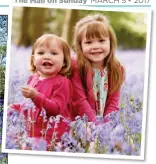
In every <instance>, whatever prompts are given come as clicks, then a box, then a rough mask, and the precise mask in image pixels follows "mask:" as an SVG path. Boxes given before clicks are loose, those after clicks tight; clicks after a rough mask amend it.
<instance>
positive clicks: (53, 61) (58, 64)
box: [33, 39, 64, 78]
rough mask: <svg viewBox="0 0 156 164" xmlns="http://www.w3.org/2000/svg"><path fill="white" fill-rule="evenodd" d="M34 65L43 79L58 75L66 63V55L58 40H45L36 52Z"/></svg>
mask: <svg viewBox="0 0 156 164" xmlns="http://www.w3.org/2000/svg"><path fill="white" fill-rule="evenodd" d="M33 63H34V66H35V67H36V71H37V72H38V74H39V75H40V77H41V78H48V77H51V76H55V75H57V74H58V73H59V72H60V70H61V68H62V66H63V63H64V53H63V50H62V48H61V46H60V44H59V42H58V41H57V40H56V39H49V40H44V41H43V43H42V44H40V45H38V46H37V47H36V49H35V51H34V55H33Z"/></svg>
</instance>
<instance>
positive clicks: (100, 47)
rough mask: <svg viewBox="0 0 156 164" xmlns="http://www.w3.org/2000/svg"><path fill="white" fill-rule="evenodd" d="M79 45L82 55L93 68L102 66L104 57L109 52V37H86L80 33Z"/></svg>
mask: <svg viewBox="0 0 156 164" xmlns="http://www.w3.org/2000/svg"><path fill="white" fill-rule="evenodd" d="M81 47H82V52H83V55H84V56H85V58H87V59H88V60H89V61H90V62H91V65H92V66H93V67H94V68H97V69H103V68H104V59H105V58H106V57H107V56H108V55H109V53H110V39H109V37H103V38H102V39H101V38H96V37H95V38H90V39H87V38H86V35H85V33H84V34H83V35H82V40H81Z"/></svg>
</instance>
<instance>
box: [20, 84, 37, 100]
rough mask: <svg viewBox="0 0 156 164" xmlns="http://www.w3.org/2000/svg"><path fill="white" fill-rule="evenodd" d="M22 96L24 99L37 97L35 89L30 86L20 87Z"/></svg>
mask: <svg viewBox="0 0 156 164" xmlns="http://www.w3.org/2000/svg"><path fill="white" fill-rule="evenodd" d="M21 91H22V94H23V96H24V97H25V98H31V99H32V98H34V97H35V96H36V95H37V93H38V92H37V91H36V89H35V88H32V87H30V86H24V87H21Z"/></svg>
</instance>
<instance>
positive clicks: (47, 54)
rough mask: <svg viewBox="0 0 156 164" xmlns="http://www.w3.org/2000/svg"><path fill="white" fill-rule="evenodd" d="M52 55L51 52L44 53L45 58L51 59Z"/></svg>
mask: <svg viewBox="0 0 156 164" xmlns="http://www.w3.org/2000/svg"><path fill="white" fill-rule="evenodd" d="M51 56H52V55H51V54H50V53H46V54H45V55H44V58H45V59H50V58H51Z"/></svg>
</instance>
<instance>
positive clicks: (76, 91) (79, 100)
mask: <svg viewBox="0 0 156 164" xmlns="http://www.w3.org/2000/svg"><path fill="white" fill-rule="evenodd" d="M72 64H73V75H72V78H71V82H72V87H73V98H72V102H73V106H74V113H75V115H79V116H83V115H84V114H86V115H87V116H88V119H89V121H93V120H95V118H96V114H95V110H94V109H92V107H91V105H90V104H89V102H88V100H87V96H86V94H85V90H84V88H83V86H82V82H81V79H80V75H79V72H78V69H77V68H76V63H75V61H73V63H72Z"/></svg>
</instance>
